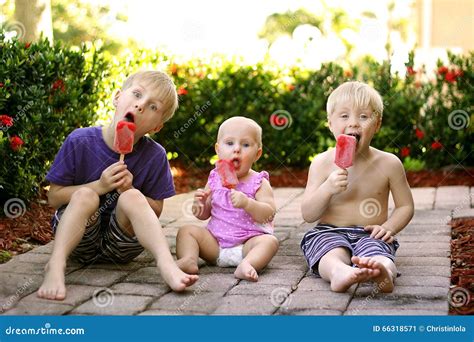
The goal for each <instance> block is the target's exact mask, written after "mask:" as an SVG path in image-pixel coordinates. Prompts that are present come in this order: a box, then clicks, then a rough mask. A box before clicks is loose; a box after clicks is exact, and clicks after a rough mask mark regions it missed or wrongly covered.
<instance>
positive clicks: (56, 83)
mask: <svg viewBox="0 0 474 342" xmlns="http://www.w3.org/2000/svg"><path fill="white" fill-rule="evenodd" d="M52 88H53V90H54V91H56V90H58V89H60V90H61V91H62V92H64V90H66V85H65V84H64V81H63V80H62V79H60V78H59V79H57V80H56V81H54V83H53V86H52Z"/></svg>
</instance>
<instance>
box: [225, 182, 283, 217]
mask: <svg viewBox="0 0 474 342" xmlns="http://www.w3.org/2000/svg"><path fill="white" fill-rule="evenodd" d="M230 198H231V200H232V204H233V205H234V207H236V208H242V209H244V210H245V211H246V212H247V213H249V215H250V216H252V218H253V219H254V221H255V222H257V223H266V222H270V221H271V220H272V219H273V216H275V211H276V205H275V199H274V198H273V189H272V187H271V186H270V183H269V182H268V181H267V180H266V179H262V185H260V188H259V189H258V190H257V192H256V194H255V199H252V198H249V197H247V196H246V195H245V194H244V193H242V192H240V191H235V190H232V192H231V194H230Z"/></svg>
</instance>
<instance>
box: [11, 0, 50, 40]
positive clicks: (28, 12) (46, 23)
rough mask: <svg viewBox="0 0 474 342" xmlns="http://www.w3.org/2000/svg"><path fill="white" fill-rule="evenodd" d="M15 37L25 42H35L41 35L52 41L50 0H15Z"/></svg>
mask: <svg viewBox="0 0 474 342" xmlns="http://www.w3.org/2000/svg"><path fill="white" fill-rule="evenodd" d="M15 20H16V21H17V23H16V27H17V28H18V29H17V30H16V31H17V37H18V38H19V39H20V40H22V41H25V42H35V41H38V40H39V38H40V37H41V34H42V35H43V37H45V38H48V39H49V41H50V42H52V41H53V21H52V18H51V0H15Z"/></svg>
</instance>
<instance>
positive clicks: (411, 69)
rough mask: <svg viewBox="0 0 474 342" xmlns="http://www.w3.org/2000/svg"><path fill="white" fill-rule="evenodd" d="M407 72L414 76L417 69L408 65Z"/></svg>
mask: <svg viewBox="0 0 474 342" xmlns="http://www.w3.org/2000/svg"><path fill="white" fill-rule="evenodd" d="M407 74H408V75H409V76H413V75H415V74H416V71H415V70H414V69H413V67H412V66H408V67H407Z"/></svg>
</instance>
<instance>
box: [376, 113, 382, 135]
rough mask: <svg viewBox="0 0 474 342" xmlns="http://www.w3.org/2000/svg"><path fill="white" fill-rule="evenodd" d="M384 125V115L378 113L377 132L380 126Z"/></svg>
mask: <svg viewBox="0 0 474 342" xmlns="http://www.w3.org/2000/svg"><path fill="white" fill-rule="evenodd" d="M381 126H382V115H380V114H379V115H378V117H377V125H376V127H375V133H377V132H378V131H379V130H380V127H381Z"/></svg>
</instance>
